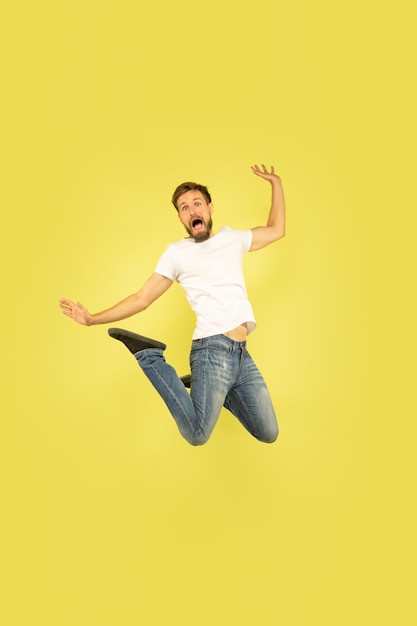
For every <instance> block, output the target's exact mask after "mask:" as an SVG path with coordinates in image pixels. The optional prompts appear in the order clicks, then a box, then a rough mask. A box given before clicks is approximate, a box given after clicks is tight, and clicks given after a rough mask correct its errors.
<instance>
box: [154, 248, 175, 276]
mask: <svg viewBox="0 0 417 626" xmlns="http://www.w3.org/2000/svg"><path fill="white" fill-rule="evenodd" d="M155 272H156V273H157V274H161V275H162V276H165V277H166V278H169V279H170V280H172V281H175V280H177V276H178V271H177V268H176V264H175V261H174V257H173V254H172V250H171V246H168V247H167V249H166V250H165V252H164V253H163V255H162V256H161V258H160V259H159V261H158V263H157V264H156V268H155Z"/></svg>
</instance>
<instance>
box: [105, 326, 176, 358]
mask: <svg viewBox="0 0 417 626" xmlns="http://www.w3.org/2000/svg"><path fill="white" fill-rule="evenodd" d="M108 333H109V335H110V337H113V339H118V340H119V341H121V342H122V343H124V344H125V346H126V348H127V349H128V350H130V352H131V353H132V354H136V352H140V350H146V349H147V348H159V349H160V350H165V348H166V345H165V344H164V343H161V342H160V341H155V339H150V338H149V337H142V335H137V334H136V333H132V332H130V331H129V330H123V328H109V330H108Z"/></svg>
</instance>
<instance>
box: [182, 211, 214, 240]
mask: <svg viewBox="0 0 417 626" xmlns="http://www.w3.org/2000/svg"><path fill="white" fill-rule="evenodd" d="M200 219H201V218H200ZM202 221H203V220H202ZM203 224H204V226H205V228H203V229H202V230H201V231H199V232H198V233H194V234H193V232H192V231H191V230H190V229H189V228H187V226H186V225H185V224H184V228H185V230H186V231H187V233H188V234H189V235H190V237H191V239H194V241H195V242H196V243H201V242H202V241H207V239H209V237H210V235H211V231H212V229H213V220H212V219H211V217H210V219H209V221H208V222H207V224H206V223H205V222H204V221H203Z"/></svg>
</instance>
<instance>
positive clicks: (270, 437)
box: [258, 425, 279, 443]
mask: <svg viewBox="0 0 417 626" xmlns="http://www.w3.org/2000/svg"><path fill="white" fill-rule="evenodd" d="M278 435H279V428H278V425H277V426H276V428H271V429H270V430H269V431H268V432H265V433H263V434H262V436H261V437H258V439H259V441H262V443H274V441H276V440H277V439H278Z"/></svg>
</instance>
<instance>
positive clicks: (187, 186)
mask: <svg viewBox="0 0 417 626" xmlns="http://www.w3.org/2000/svg"><path fill="white" fill-rule="evenodd" d="M187 191H201V193H202V194H203V196H204V198H205V199H206V200H207V204H210V202H211V196H210V194H209V190H208V189H207V187H205V186H204V185H198V184H197V183H181V185H178V187H177V188H176V190H175V191H174V194H173V196H172V204H173V205H174V207H175V208H176V209H177V211H178V207H177V200H178V198H179V197H180V196H182V194H183V193H187Z"/></svg>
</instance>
